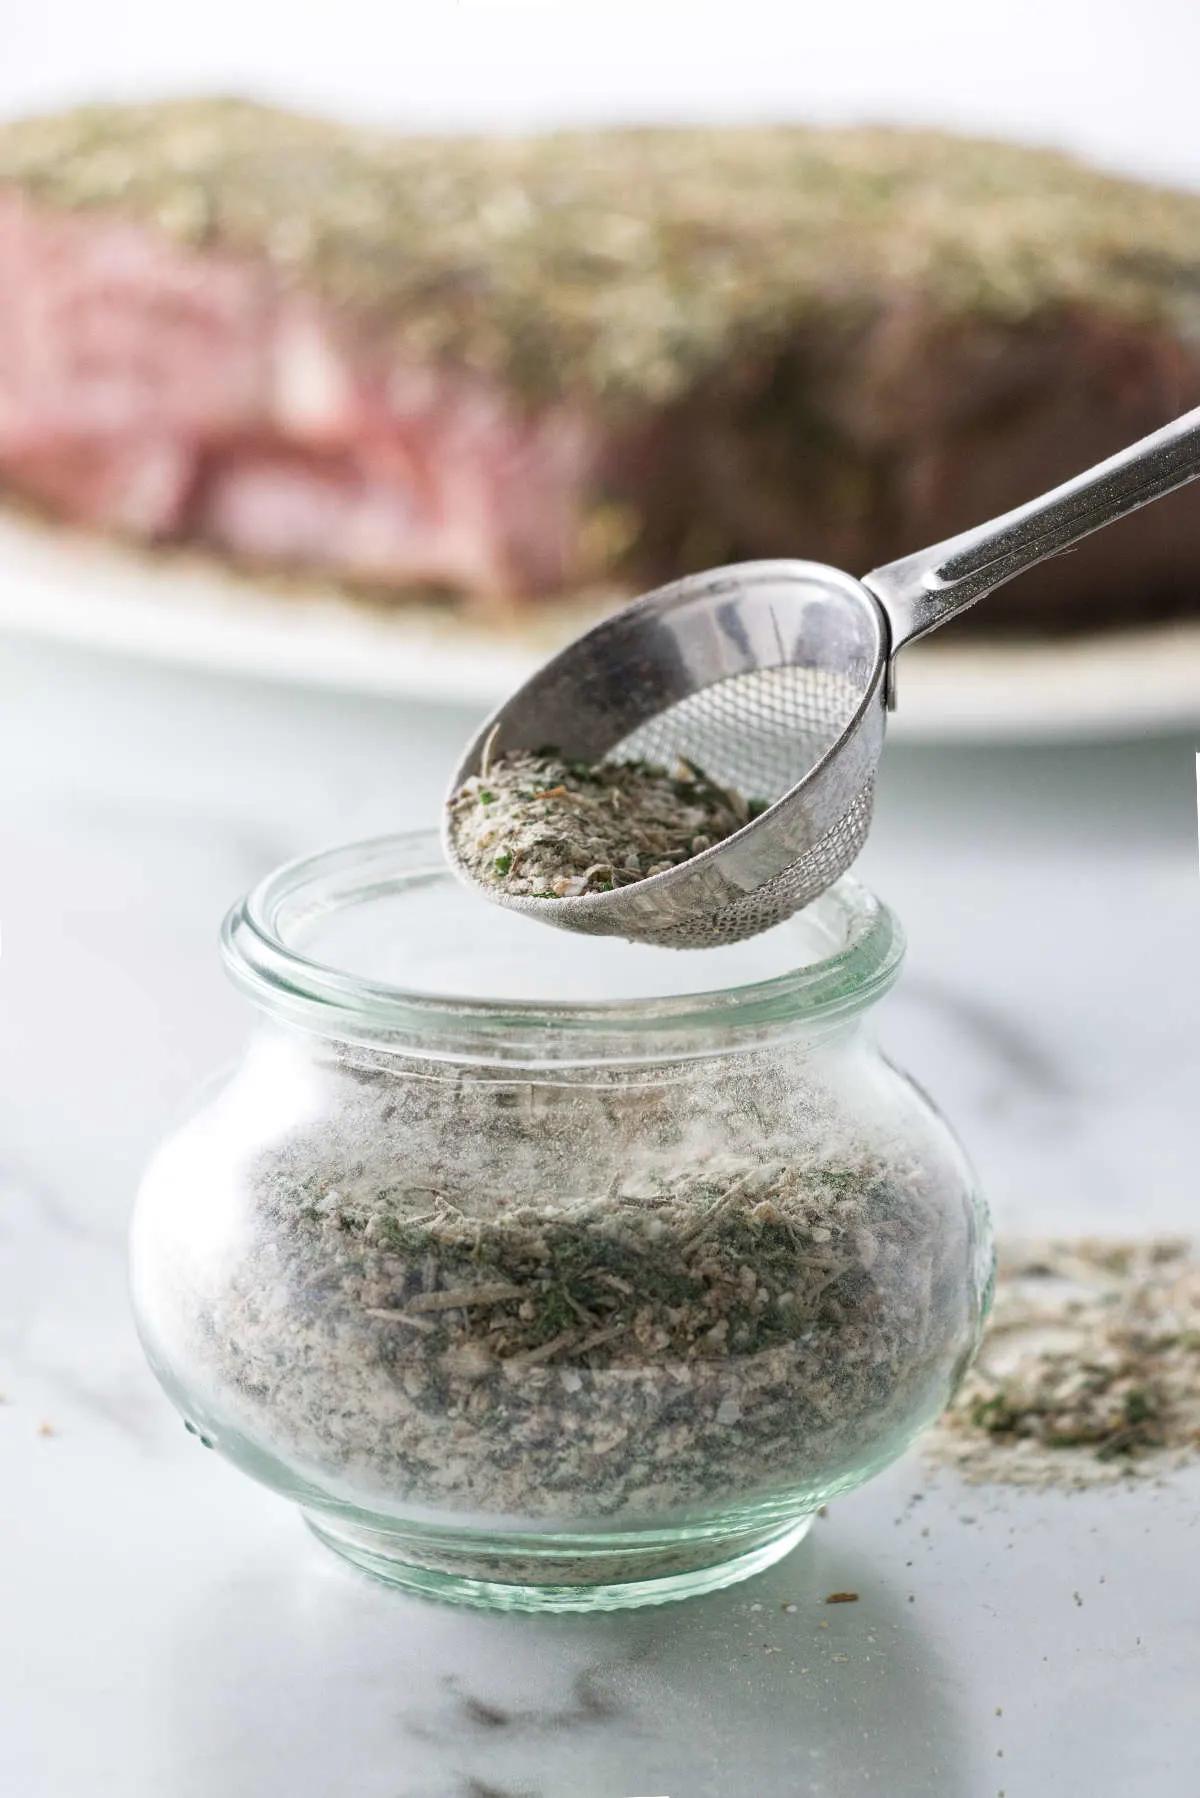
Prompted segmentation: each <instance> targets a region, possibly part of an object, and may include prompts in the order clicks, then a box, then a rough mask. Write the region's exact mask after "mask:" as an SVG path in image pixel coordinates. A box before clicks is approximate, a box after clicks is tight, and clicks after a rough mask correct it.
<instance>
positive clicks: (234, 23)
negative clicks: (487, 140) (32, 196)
mask: <svg viewBox="0 0 1200 1798" xmlns="http://www.w3.org/2000/svg"><path fill="white" fill-rule="evenodd" d="M1198 69H1200V0H1005V3H1004V4H1003V6H996V5H992V6H987V5H986V4H979V3H978V0H976V3H975V4H972V0H909V3H908V4H897V3H896V0H858V3H852V0H846V3H843V4H841V5H838V4H833V5H826V6H821V7H818V6H815V5H812V4H807V3H806V0H790V3H789V0H419V3H414V0H200V3H199V4H194V3H187V4H179V3H178V0H0V111H2V112H14V111H21V110H25V109H28V108H31V107H34V106H43V105H54V104H58V103H61V102H62V101H63V100H66V99H70V98H76V97H82V96H98V95H112V96H128V95H133V94H139V93H154V92H163V91H180V90H186V89H191V90H209V91H211V90H218V89H220V90H225V91H233V90H240V91H249V92H254V93H257V94H260V95H262V96H264V97H274V98H278V99H282V100H290V101H294V102H299V103H304V104H309V105H315V106H318V107H320V108H323V109H328V110H331V111H334V112H342V113H347V114H358V115H361V116H365V117H370V118H374V119H379V120H383V121H388V122H394V123H398V124H413V125H417V124H420V125H454V124H464V123H465V124H474V123H485V122H486V123H495V124H503V125H509V126H518V125H524V124H529V123H534V124H537V123H546V122H552V121H563V120H566V121H572V120H580V119H607V118H613V117H626V118H628V117H633V118H650V119H655V118H666V117H688V116H692V117H701V118H704V117H724V118H737V117H742V118H745V117H751V118H753V117H761V116H776V117H799V118H814V119H823V120H830V119H864V118H865V119H883V120H904V121H907V120H918V121H925V122H931V123H938V124H945V125H949V126H952V127H956V128H959V129H968V130H975V131H981V132H992V133H999V134H1003V135H1007V136H1015V137H1021V138H1026V139H1032V140H1038V141H1041V142H1045V143H1057V144H1061V145H1064V146H1067V147H1069V148H1073V149H1076V150H1079V151H1081V152H1083V153H1084V154H1086V155H1088V156H1090V157H1092V158H1093V159H1094V160H1098V161H1101V162H1104V163H1108V164H1110V165H1112V166H1114V167H1118V168H1124V169H1128V170H1130V171H1133V172H1138V173H1144V174H1148V175H1158V176H1162V177H1166V178H1168V179H1174V180H1178V181H1184V182H1187V183H1188V184H1190V185H1196V186H1200V124H1198V122H1197V102H1196V74H1197V70H1198Z"/></svg>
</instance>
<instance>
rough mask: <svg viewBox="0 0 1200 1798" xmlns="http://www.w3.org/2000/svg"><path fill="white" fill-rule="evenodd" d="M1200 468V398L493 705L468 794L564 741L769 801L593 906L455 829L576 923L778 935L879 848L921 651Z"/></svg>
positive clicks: (682, 612) (533, 911)
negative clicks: (1047, 472) (891, 730)
mask: <svg viewBox="0 0 1200 1798" xmlns="http://www.w3.org/2000/svg"><path fill="white" fill-rule="evenodd" d="M1197 474H1200V408H1197V410H1195V411H1193V412H1189V413H1186V414H1185V415H1184V417H1182V418H1178V419H1176V420H1175V421H1174V422H1173V423H1171V424H1169V425H1166V426H1164V427H1163V429H1162V430H1159V431H1155V432H1154V433H1153V434H1152V435H1151V436H1149V437H1145V438H1143V439H1142V440H1141V441H1140V442H1138V443H1135V444H1134V445H1132V447H1131V448H1129V449H1126V450H1122V451H1121V452H1120V454H1118V455H1116V456H1111V457H1109V458H1108V459H1107V460H1106V461H1104V462H1100V463H1098V464H1097V465H1096V467H1094V468H1091V469H1088V470H1087V471H1086V472H1085V473H1084V474H1080V475H1076V476H1075V477H1074V479H1072V480H1070V481H1066V482H1064V484H1063V485H1062V486H1060V487H1056V488H1054V489H1053V490H1052V491H1051V492H1050V493H1047V494H1045V495H1043V496H1042V497H1041V498H1040V499H1035V500H1031V501H1029V503H1028V504H1026V505H1023V506H1018V507H1016V508H1015V510H1013V511H1011V512H1006V513H1004V514H1003V515H1002V516H1001V517H999V518H996V519H993V520H992V521H991V522H990V523H988V524H984V525H978V526H976V527H975V528H974V529H973V530H969V531H963V532H962V533H961V534H960V535H958V536H956V537H950V538H948V539H946V541H945V542H943V543H938V544H935V545H934V546H933V547H932V548H931V549H925V550H920V551H918V552H917V553H916V554H915V555H910V556H905V557H903V558H901V560H899V561H897V562H890V563H888V564H887V565H886V566H885V567H882V568H876V569H875V570H873V571H872V573H870V574H868V575H865V576H864V577H863V579H862V580H861V581H859V580H855V579H854V577H853V576H852V575H849V574H844V573H842V571H841V570H840V569H837V568H828V567H825V566H824V565H823V564H821V563H818V562H792V561H780V562H746V563H741V564H738V565H735V566H732V567H728V568H716V569H713V570H712V571H711V572H709V573H707V574H699V575H689V576H688V577H687V578H686V579H685V580H681V581H675V582H674V583H673V584H672V585H670V586H667V587H660V588H659V589H658V590H657V591H656V592H653V593H648V594H646V595H644V596H643V597H642V598H641V599H636V600H634V601H633V602H632V604H630V605H628V606H625V607H624V608H623V609H622V610H621V611H619V612H617V613H616V614H614V616H613V617H611V618H608V619H605V620H604V622H603V623H601V624H598V625H596V626H594V627H593V628H592V629H591V630H589V631H586V632H585V633H584V634H583V635H582V636H580V637H577V638H576V639H575V641H574V642H573V643H571V644H569V645H568V646H567V647H566V648H565V649H563V650H562V651H560V652H559V654H558V655H556V656H554V657H553V659H552V660H550V661H549V662H547V663H546V664H545V666H544V667H542V668H541V669H539V670H538V672H537V673H536V674H535V675H533V677H532V678H531V679H530V680H528V681H527V682H526V683H525V685H524V686H522V687H520V688H519V689H518V690H517V692H515V693H514V694H513V695H512V696H511V698H509V699H508V700H506V701H505V703H504V704H503V705H502V706H501V707H500V708H499V710H498V711H496V712H495V713H493V715H492V717H491V718H489V719H488V720H487V722H486V723H485V724H484V725H483V727H482V729H481V730H480V731H479V733H478V735H477V736H476V737H475V739H474V741H473V742H472V743H471V744H470V746H469V747H468V749H467V750H466V753H465V754H464V755H463V757H462V760H461V762H460V763H459V766H458V768H457V770H456V772H455V775H454V780H453V783H452V788H451V790H452V792H455V791H457V789H458V788H459V786H461V784H462V782H463V781H464V780H466V779H467V778H468V777H469V776H471V775H473V774H477V773H478V772H479V771H480V767H481V763H482V761H483V758H484V756H485V753H487V752H489V751H490V754H491V755H492V756H493V757H499V756H501V755H504V754H505V753H507V752H511V751H514V750H520V749H528V750H537V749H540V748H541V747H542V746H544V745H546V744H554V745H555V746H556V747H557V748H558V749H559V750H560V752H561V753H562V754H563V755H564V756H565V757H567V758H568V759H571V760H579V761H588V762H597V761H601V760H608V761H621V760H627V759H629V758H631V757H643V758H645V759H646V760H648V761H653V762H661V763H664V764H666V765H667V766H668V767H669V766H671V765H673V764H674V763H675V762H676V761H678V760H679V759H681V758H682V759H684V760H687V761H691V762H694V763H696V764H697V765H699V766H700V767H702V768H703V769H704V770H705V772H706V773H708V774H709V775H711V776H712V777H713V778H714V779H715V780H717V781H719V782H721V783H722V784H726V785H730V786H733V787H736V788H737V789H738V790H739V791H740V792H741V793H743V794H744V795H745V796H746V797H747V798H751V797H753V798H760V799H765V800H768V801H770V802H771V803H770V804H769V805H768V807H767V809H766V810H765V811H763V812H762V813H760V814H759V816H757V817H756V818H754V819H753V820H752V821H751V822H750V823H749V824H746V825H744V826H743V828H742V829H741V830H739V831H737V832H735V833H734V835H732V836H730V837H726V838H725V839H724V840H723V841H722V842H719V843H715V844H714V845H713V846H712V848H710V849H706V850H704V851H703V852H702V853H701V854H699V855H696V856H693V857H692V859H691V860H690V861H687V862H684V863H682V864H681V865H680V866H678V867H675V868H672V869H670V870H668V871H667V872H666V873H662V874H655V875H651V876H649V877H647V878H646V879H644V880H639V881H636V882H634V883H632V884H631V885H629V886H625V887H620V888H617V889H615V890H614V891H612V892H607V893H589V894H585V895H583V896H582V897H580V898H575V899H541V898H532V897H529V896H526V895H522V894H513V895H509V894H506V893H505V892H504V889H503V888H502V887H499V886H492V885H490V884H485V883H484V882H477V881H475V880H474V877H473V876H472V874H471V873H470V871H469V870H468V869H466V868H465V867H464V866H463V864H462V863H461V861H460V860H459V858H458V856H457V855H456V853H455V849H454V845H453V842H452V841H451V838H450V833H449V828H448V824H447V828H446V829H445V831H444V841H445V844H446V849H447V853H448V855H449V858H450V861H451V865H452V866H453V867H454V869H455V871H456V872H457V873H458V874H459V875H460V877H461V878H463V879H464V880H466V881H468V883H470V884H473V885H476V886H477V887H478V889H479V890H480V891H481V892H483V893H484V894H485V895H486V896H487V898H489V899H491V900H493V901H494V902H495V903H497V904H500V905H507V906H511V907H512V908H513V909H514V910H517V911H523V912H527V913H529V914H530V915H531V916H532V917H536V918H539V919H541V920H542V921H543V922H544V923H547V924H553V925H555V926H557V927H558V928H560V929H564V930H578V931H583V932H586V933H588V934H591V935H599V936H620V937H627V938H629V939H631V940H633V941H636V942H644V943H655V944H660V945H663V946H666V947H672V948H681V949H684V948H687V949H702V948H710V947H713V946H715V945H717V944H720V943H732V942H737V941H740V940H741V939H742V938H744V937H749V936H754V935H756V934H757V933H758V932H759V931H762V930H768V929H770V927H771V926H772V925H773V924H777V923H779V922H780V920H781V919H783V918H786V917H788V916H789V915H790V914H791V913H792V912H794V911H798V910H799V909H800V908H801V906H804V905H807V904H808V903H809V901H810V900H812V899H815V898H816V897H817V895H818V894H819V893H822V892H824V890H825V888H826V887H828V886H830V885H831V884H832V883H833V882H834V881H835V880H836V879H837V878H838V876H839V875H841V874H843V873H844V872H845V870H846V869H847V868H848V867H849V866H850V864H851V862H852V861H853V860H854V858H855V857H856V855H857V854H858V852H859V850H860V849H861V848H862V846H863V843H864V841H865V840H866V836H867V831H868V829H869V828H870V823H871V803H872V796H873V787H874V778H875V770H876V767H877V765H878V762H879V757H880V753H881V751H882V748H883V741H884V731H885V724H886V718H887V712H888V710H889V709H893V708H894V706H895V700H896V684H895V663H896V657H897V655H898V653H899V651H900V650H901V649H902V648H903V647H904V645H905V644H906V643H910V642H912V641H913V639H914V638H916V637H921V636H924V635H925V633H926V632H927V631H931V630H935V629H936V628H937V626H938V625H940V624H944V623H945V622H946V621H947V619H950V618H953V617H955V616H957V614H958V613H959V612H963V611H965V610H966V609H967V607H968V606H971V605H974V603H975V601H976V600H978V599H982V598H983V597H984V595H985V594H987V593H990V592H991V591H992V590H993V589H994V588H996V587H999V586H1001V585H1002V584H1003V583H1004V582H1005V581H1009V580H1012V579H1013V577H1014V576H1015V575H1018V574H1021V573H1023V572H1024V570H1025V569H1027V568H1031V567H1033V565H1034V564H1035V563H1037V562H1041V561H1043V560H1044V559H1045V558H1046V557H1048V556H1053V555H1058V554H1060V553H1061V552H1062V551H1064V550H1067V549H1069V548H1070V547H1071V546H1072V545H1073V544H1075V543H1078V542H1079V541H1080V539H1081V538H1083V537H1086V536H1088V535H1090V533H1091V532H1092V531H1096V530H1099V529H1100V528H1101V527H1102V526H1103V525H1106V524H1111V523H1112V522H1113V521H1114V520H1115V519H1117V518H1121V517H1123V516H1124V514H1125V513H1127V512H1132V511H1135V510H1136V509H1137V508H1138V507H1139V506H1144V505H1146V504H1147V503H1148V502H1149V501H1150V500H1154V499H1159V498H1161V497H1162V495H1164V494H1166V493H1170V492H1172V491H1173V490H1174V489H1175V488H1177V487H1182V486H1183V485H1185V484H1186V483H1187V482H1188V481H1190V480H1193V479H1194V478H1195V476H1196V475H1197ZM1198 575H1200V571H1198Z"/></svg>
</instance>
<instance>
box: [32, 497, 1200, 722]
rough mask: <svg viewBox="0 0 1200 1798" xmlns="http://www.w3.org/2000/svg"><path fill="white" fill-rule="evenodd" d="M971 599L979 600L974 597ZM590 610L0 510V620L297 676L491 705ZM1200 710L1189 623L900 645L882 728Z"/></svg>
mask: <svg viewBox="0 0 1200 1798" xmlns="http://www.w3.org/2000/svg"><path fill="white" fill-rule="evenodd" d="M985 603H986V602H985ZM594 615H595V609H594V607H593V609H592V611H591V612H589V610H588V609H587V608H585V607H584V606H582V605H576V606H562V607H552V608H549V609H548V610H547V611H545V612H544V613H542V614H539V615H538V616H537V617H536V618H535V619H533V620H530V621H522V622H521V623H520V624H519V625H516V626H513V627H510V628H507V629H504V630H500V629H497V628H493V627H485V626H483V625H481V624H478V623H473V622H469V621H465V620H463V619H461V618H458V617H455V616H453V615H451V614H450V613H448V612H446V611H442V610H439V609H437V608H436V607H434V606H431V605H409V606H403V607H398V608H397V609H396V610H395V611H388V610H384V609H382V608H376V607H372V606H368V605H364V604H359V603H356V602H354V601H352V600H348V599H346V598H345V597H344V596H342V595H339V594H337V593H336V592H334V591H333V590H329V591H322V590H320V589H317V588H313V589H308V590H305V591H303V592H286V593H285V592H279V591H272V590H271V589H270V588H269V587H263V586H260V585H258V584H257V583H254V582H251V581H249V580H246V579H243V578H241V577H238V576H235V575H232V574H229V573H227V572H226V571H224V570H222V569H220V568H218V567H216V566H214V565H212V564H210V563H207V562H204V561H202V560H200V559H192V558H188V557H182V556H181V557H174V556H172V557H170V558H159V559H151V558H149V557H146V556H142V555H138V554H135V553H132V552H130V551H127V550H124V549H122V548H119V547H117V546H114V545H111V544H107V543H103V542H99V543H98V542H95V541H93V540H90V539H85V538H80V537H73V536H70V535H67V534H61V533H57V532H55V531H53V530H51V529H48V528H44V527H42V526H39V525H36V524H33V523H31V522H30V521H29V520H27V519H25V518H23V517H12V516H9V517H5V518H0V628H2V629H5V630H7V631H9V632H17V633H20V634H23V635H29V636H38V637H42V638H48V639H53V640H58V641H61V642H64V643H70V644H75V645H79V646H85V647H90V648H95V649H102V650H108V651H111V652H116V653H119V654H123V655H130V656H137V657H140V658H143V659H148V660H154V661H159V662H163V663H170V664H174V665H176V666H185V667H187V666H190V667H195V668H206V669H209V670H214V671H219V672H225V673H229V674H241V675H251V676H256V677H259V678H264V679H269V680H273V681H281V682H285V683H289V684H292V685H297V686H310V687H327V688H328V687H332V688H336V689H339V690H341V691H347V692H362V693H374V694H382V695H388V696H391V697H393V698H396V699H416V700H423V701H426V702H432V703H440V704H456V705H464V706H473V707H480V708H485V707H490V706H492V705H494V704H496V703H498V702H499V700H501V699H502V698H503V697H504V696H505V695H506V694H507V693H508V692H510V691H511V690H512V688H513V687H514V686H515V685H517V684H518V683H519V682H520V681H522V680H524V679H525V677H526V676H527V675H528V674H529V673H530V672H531V671H532V670H533V669H534V668H535V667H536V666H537V665H538V663H539V662H540V661H542V660H543V659H544V658H545V656H546V655H547V654H549V653H550V652H551V651H552V650H553V649H555V648H556V647H557V646H558V644H560V643H562V642H564V641H565V640H566V639H568V638H569V637H570V636H572V635H573V634H574V633H575V632H576V631H577V630H579V629H580V628H582V626H583V625H584V624H586V623H587V622H588V621H589V618H590V617H591V616H594ZM1197 724H1200V620H1197V622H1195V623H1191V624H1176V625H1164V626H1160V627H1157V628H1154V629H1148V630H1144V631H1136V632H1122V633H1117V634H1108V635H1103V636H1097V637H1092V638H1076V639H1067V640H1063V641H1060V642H1037V643H1033V642H1030V643H1013V644H984V643H980V642H978V641H977V640H972V641H969V642H963V643H956V642H954V641H953V639H952V638H947V639H943V640H941V641H939V640H936V639H935V640H931V641H929V642H927V643H920V644H917V645H916V646H915V647H914V648H913V649H911V650H909V651H907V652H906V654H905V655H904V657H903V659H902V661H901V664H900V705H899V710H898V711H897V713H896V716H895V719H894V721H893V729H894V730H895V731H896V732H898V733H899V734H900V735H901V736H902V737H905V738H907V739H908V740H910V741H914V742H920V741H926V742H997V741H1004V740H1009V741H1045V740H1049V739H1055V738H1058V739H1062V738H1078V739H1084V738H1088V737H1106V736H1128V735H1136V734H1139V733H1142V732H1144V731H1147V730H1164V729H1170V728H1176V729H1187V728H1190V727H1192V726H1194V725H1197Z"/></svg>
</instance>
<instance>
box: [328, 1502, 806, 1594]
mask: <svg viewBox="0 0 1200 1798" xmlns="http://www.w3.org/2000/svg"><path fill="white" fill-rule="evenodd" d="M303 1515H304V1519H305V1522H306V1523H307V1524H308V1526H309V1528H310V1529H311V1530H312V1531H313V1533H314V1534H315V1535H316V1536H317V1537H319V1539H320V1540H321V1541H322V1542H323V1543H324V1544H325V1545H326V1547H327V1548H331V1549H332V1550H333V1551H334V1553H335V1554H338V1555H341V1556H342V1557H343V1559H344V1560H347V1561H350V1562H352V1563H353V1564H354V1566H356V1567H359V1568H361V1569H362V1570H363V1571H364V1572H365V1573H370V1574H373V1575H374V1576H375V1578H376V1579H381V1580H386V1581H387V1583H388V1584H389V1585H392V1586H400V1587H402V1588H403V1589H404V1590H406V1591H409V1592H415V1593H419V1594H420V1595H421V1596H422V1597H423V1598H435V1599H440V1600H442V1601H443V1602H444V1603H447V1604H459V1605H471V1606H474V1607H475V1608H476V1609H480V1610H490V1611H621V1610H632V1609H634V1608H635V1607H637V1606H639V1605H648V1604H669V1603H671V1602H672V1601H674V1600H676V1599H680V1598H695V1597H698V1596H699V1595H700V1594H701V1593H703V1592H716V1591H719V1590H720V1588H721V1587H722V1586H731V1585H734V1584H735V1583H736V1582H737V1581H738V1580H744V1579H749V1578H750V1577H751V1575H752V1574H755V1573H761V1572H762V1571H763V1569H764V1568H766V1567H770V1566H771V1565H772V1564H773V1562H775V1561H778V1560H780V1559H781V1558H782V1557H783V1556H784V1555H785V1554H787V1553H788V1552H789V1550H791V1549H793V1548H794V1547H795V1546H796V1544H797V1542H799V1541H801V1540H802V1538H803V1537H804V1536H805V1535H806V1534H807V1532H808V1528H809V1525H810V1524H811V1522H812V1515H811V1513H810V1514H808V1515H805V1516H803V1517H800V1518H798V1519H793V1520H792V1521H791V1522H790V1523H788V1524H786V1525H785V1526H784V1527H783V1528H782V1529H780V1527H779V1525H778V1524H777V1523H776V1524H775V1525H774V1526H773V1527H772V1528H771V1529H769V1530H764V1529H763V1528H761V1526H760V1527H759V1528H757V1529H750V1530H747V1529H742V1530H731V1531H728V1532H726V1533H718V1532H714V1531H713V1530H712V1529H707V1530H705V1529H696V1530H693V1531H688V1530H677V1531H673V1532H672V1531H662V1532H658V1531H654V1532H640V1533H638V1534H631V1535H624V1536H622V1535H611V1536H566V1535H562V1536H520V1537H517V1538H514V1537H511V1536H510V1537H508V1538H504V1537H498V1536H486V1535H480V1534H473V1533H468V1532H463V1533H462V1534H461V1535H456V1534H455V1533H454V1532H452V1531H449V1530H421V1529H414V1528H396V1529H378V1528H367V1527H364V1526H361V1525H357V1524H353V1523H348V1522H347V1521H346V1520H345V1519H344V1518H341V1517H331V1516H329V1515H328V1514H325V1513H318V1512H313V1511H305V1512H304V1513H303Z"/></svg>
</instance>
